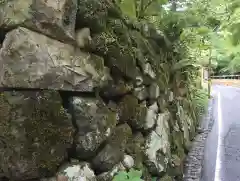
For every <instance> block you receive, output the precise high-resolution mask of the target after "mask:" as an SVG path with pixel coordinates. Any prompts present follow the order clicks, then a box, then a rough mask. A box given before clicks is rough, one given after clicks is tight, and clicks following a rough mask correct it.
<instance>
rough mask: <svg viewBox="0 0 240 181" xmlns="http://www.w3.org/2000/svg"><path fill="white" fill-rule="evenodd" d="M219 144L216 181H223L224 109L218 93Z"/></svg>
mask: <svg viewBox="0 0 240 181" xmlns="http://www.w3.org/2000/svg"><path fill="white" fill-rule="evenodd" d="M217 112H218V143H217V157H216V158H217V159H216V167H215V177H214V181H221V177H220V173H221V145H222V139H221V133H222V108H221V94H220V92H218V110H217Z"/></svg>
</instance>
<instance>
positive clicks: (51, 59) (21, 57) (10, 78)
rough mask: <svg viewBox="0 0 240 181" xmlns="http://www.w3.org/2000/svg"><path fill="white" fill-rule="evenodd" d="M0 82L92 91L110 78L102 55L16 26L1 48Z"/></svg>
mask: <svg viewBox="0 0 240 181" xmlns="http://www.w3.org/2000/svg"><path fill="white" fill-rule="evenodd" d="M0 65H1V67H0V73H1V79H0V80H1V82H0V83H1V86H3V87H21V88H48V89H58V90H59V89H60V90H70V91H71V90H74V91H93V89H94V88H96V87H101V86H103V85H105V83H107V80H108V79H109V78H110V77H109V74H108V70H107V68H106V67H104V63H103V59H102V58H100V57H98V56H95V55H91V54H88V53H84V52H81V51H80V50H78V49H76V48H74V47H73V46H71V45H68V44H63V43H61V42H59V41H56V40H53V39H50V38H48V37H46V36H44V35H41V34H38V33H35V32H33V31H30V30H28V29H26V28H22V27H19V28H17V29H15V30H12V31H11V32H9V33H8V34H7V36H6V39H5V41H4V42H3V48H2V49H1V50H0Z"/></svg>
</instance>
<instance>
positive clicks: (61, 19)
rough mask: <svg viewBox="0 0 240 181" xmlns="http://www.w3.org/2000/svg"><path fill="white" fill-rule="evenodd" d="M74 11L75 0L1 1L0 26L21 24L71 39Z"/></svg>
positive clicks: (60, 37) (8, 26)
mask: <svg viewBox="0 0 240 181" xmlns="http://www.w3.org/2000/svg"><path fill="white" fill-rule="evenodd" d="M1 2H2V1H1ZM76 13H77V0H62V1H61V2H58V1H56V0H47V1H44V0H39V1H36V0H25V1H21V0H11V1H3V3H1V4H0V17H1V21H0V28H5V29H8V30H9V29H12V28H16V27H17V26H23V27H26V28H29V29H32V30H34V31H38V32H41V33H43V34H45V35H48V36H51V37H53V38H56V39H58V40H59V41H64V40H73V39H74V34H75V33H74V28H75V21H76Z"/></svg>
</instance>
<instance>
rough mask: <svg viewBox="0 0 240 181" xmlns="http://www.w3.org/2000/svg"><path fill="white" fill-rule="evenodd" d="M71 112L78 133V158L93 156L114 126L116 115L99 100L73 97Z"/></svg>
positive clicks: (76, 142)
mask: <svg viewBox="0 0 240 181" xmlns="http://www.w3.org/2000/svg"><path fill="white" fill-rule="evenodd" d="M72 104H73V111H74V117H75V121H76V125H77V129H78V132H77V134H76V137H75V144H76V153H77V157H78V158H82V159H86V158H89V157H91V156H93V155H94V154H95V152H96V150H97V148H98V147H99V146H100V144H101V143H102V142H103V141H105V140H106V138H107V137H108V136H109V135H110V134H111V133H112V130H113V128H114V127H115V126H116V124H117V121H116V113H115V112H113V111H111V110H109V109H108V108H107V107H106V105H105V104H104V103H103V102H101V101H100V100H96V99H93V98H86V97H73V102H72Z"/></svg>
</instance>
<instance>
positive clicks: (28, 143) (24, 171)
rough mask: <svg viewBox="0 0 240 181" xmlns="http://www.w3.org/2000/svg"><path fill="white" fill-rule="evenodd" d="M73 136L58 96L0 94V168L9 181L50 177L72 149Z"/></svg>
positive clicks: (44, 94) (35, 93) (42, 93)
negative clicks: (68, 150)
mask: <svg viewBox="0 0 240 181" xmlns="http://www.w3.org/2000/svg"><path fill="white" fill-rule="evenodd" d="M73 132H74V129H73V126H72V122H71V117H70V116H69V115H68V114H67V113H66V111H65V110H64V108H63V107H62V103H61V97H60V96H59V94H58V93H57V92H54V91H36V92H33V91H21V92H20V91H18V92H2V93H1V95H0V138H1V139H0V168H1V169H2V171H3V174H4V176H5V177H7V178H9V179H10V180H22V179H23V178H24V179H26V180H27V179H34V178H43V177H45V176H47V175H48V174H49V173H50V174H53V173H54V172H55V171H56V169H57V167H58V166H59V164H60V163H61V162H62V161H63V160H64V159H65V158H66V153H67V149H69V148H71V146H72V141H73Z"/></svg>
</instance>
